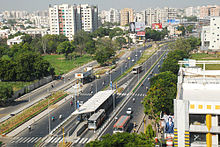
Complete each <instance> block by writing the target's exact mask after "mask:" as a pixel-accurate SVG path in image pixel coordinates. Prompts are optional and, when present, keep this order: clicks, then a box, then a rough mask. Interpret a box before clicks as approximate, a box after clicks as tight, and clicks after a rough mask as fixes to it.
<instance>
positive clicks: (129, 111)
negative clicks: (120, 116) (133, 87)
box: [126, 107, 132, 115]
mask: <svg viewBox="0 0 220 147" xmlns="http://www.w3.org/2000/svg"><path fill="white" fill-rule="evenodd" d="M126 113H127V114H128V115H130V114H131V113H132V110H131V108H130V107H129V108H128V110H127V111H126Z"/></svg>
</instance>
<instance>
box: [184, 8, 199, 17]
mask: <svg viewBox="0 0 220 147" xmlns="http://www.w3.org/2000/svg"><path fill="white" fill-rule="evenodd" d="M199 9H200V7H199V6H198V7H187V8H185V16H186V17H190V16H197V17H198V16H199Z"/></svg>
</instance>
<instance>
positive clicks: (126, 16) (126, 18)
mask: <svg viewBox="0 0 220 147" xmlns="http://www.w3.org/2000/svg"><path fill="white" fill-rule="evenodd" d="M120 16H121V20H120V24H121V26H125V25H127V24H129V23H130V22H134V11H133V9H131V8H124V9H122V10H121V11H120Z"/></svg>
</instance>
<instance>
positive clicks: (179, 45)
mask: <svg viewBox="0 0 220 147" xmlns="http://www.w3.org/2000/svg"><path fill="white" fill-rule="evenodd" d="M169 48H170V49H172V50H182V51H185V52H186V54H187V53H189V52H190V51H191V45H190V41H188V40H187V39H183V38H179V39H177V40H176V41H175V42H173V43H170V44H169Z"/></svg>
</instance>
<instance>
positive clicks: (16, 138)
mask: <svg viewBox="0 0 220 147" xmlns="http://www.w3.org/2000/svg"><path fill="white" fill-rule="evenodd" d="M19 138H20V137H15V138H13V140H12V141H11V143H14V142H15V141H17V140H18V139H19Z"/></svg>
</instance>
